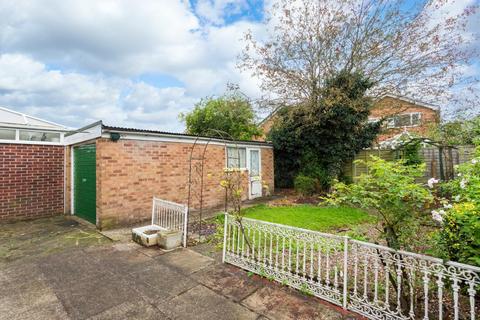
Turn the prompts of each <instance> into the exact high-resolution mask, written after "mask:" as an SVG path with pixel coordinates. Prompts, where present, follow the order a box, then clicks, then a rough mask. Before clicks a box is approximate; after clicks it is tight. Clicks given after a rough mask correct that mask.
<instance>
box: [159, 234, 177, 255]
mask: <svg viewBox="0 0 480 320" xmlns="http://www.w3.org/2000/svg"><path fill="white" fill-rule="evenodd" d="M158 245H159V246H160V248H162V249H165V250H171V249H175V248H178V247H180V246H181V245H182V232H181V231H178V230H173V231H170V230H167V231H159V232H158Z"/></svg>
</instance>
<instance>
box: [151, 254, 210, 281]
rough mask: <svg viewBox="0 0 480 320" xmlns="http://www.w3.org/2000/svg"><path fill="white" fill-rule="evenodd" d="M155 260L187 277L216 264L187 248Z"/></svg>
mask: <svg viewBox="0 0 480 320" xmlns="http://www.w3.org/2000/svg"><path fill="white" fill-rule="evenodd" d="M155 260H157V261H158V262H159V263H161V264H164V265H167V266H169V267H172V268H174V269H175V270H178V271H179V272H181V273H184V274H187V275H188V274H192V273H194V272H197V271H199V270H201V269H203V268H205V267H207V266H209V265H211V264H213V263H214V262H215V260H213V259H212V258H209V257H206V256H204V255H202V254H200V253H198V252H195V251H193V250H190V249H185V248H182V249H177V250H175V251H172V252H170V253H168V254H165V255H161V256H159V257H156V258H155Z"/></svg>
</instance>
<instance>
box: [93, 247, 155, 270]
mask: <svg viewBox="0 0 480 320" xmlns="http://www.w3.org/2000/svg"><path fill="white" fill-rule="evenodd" d="M86 254H87V257H88V258H89V259H91V260H93V261H96V262H97V263H98V264H99V265H101V268H103V269H105V270H109V271H110V272H112V273H116V274H119V275H122V274H126V273H131V272H135V271H138V270H142V269H145V268H147V267H149V266H151V265H153V264H156V263H157V262H156V261H154V260H153V259H152V258H151V257H148V256H146V255H145V254H143V253H141V252H138V251H136V250H128V251H123V250H122V251H118V250H116V249H115V248H112V247H108V248H105V249H102V250H96V251H88V252H86Z"/></svg>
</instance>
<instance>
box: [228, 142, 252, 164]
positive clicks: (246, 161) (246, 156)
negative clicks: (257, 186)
mask: <svg viewBox="0 0 480 320" xmlns="http://www.w3.org/2000/svg"><path fill="white" fill-rule="evenodd" d="M229 148H233V149H235V148H238V149H244V150H245V167H240V168H235V169H240V170H248V160H249V159H248V147H244V146H231V145H227V147H226V148H225V168H229V166H228V149H229ZM238 162H239V163H240V162H241V161H240V159H239V160H238Z"/></svg>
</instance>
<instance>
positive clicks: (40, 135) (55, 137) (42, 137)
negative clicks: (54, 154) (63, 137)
mask: <svg viewBox="0 0 480 320" xmlns="http://www.w3.org/2000/svg"><path fill="white" fill-rule="evenodd" d="M20 140H22V141H43V142H60V133H58V132H44V131H26V130H20Z"/></svg>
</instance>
